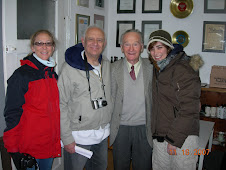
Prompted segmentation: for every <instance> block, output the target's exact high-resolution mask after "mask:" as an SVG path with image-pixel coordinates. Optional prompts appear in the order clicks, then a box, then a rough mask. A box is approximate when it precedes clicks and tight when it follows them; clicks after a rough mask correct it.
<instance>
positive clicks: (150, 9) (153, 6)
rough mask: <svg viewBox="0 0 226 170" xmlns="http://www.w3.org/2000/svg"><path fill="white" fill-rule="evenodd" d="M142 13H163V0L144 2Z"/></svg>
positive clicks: (143, 0) (144, 0)
mask: <svg viewBox="0 0 226 170" xmlns="http://www.w3.org/2000/svg"><path fill="white" fill-rule="evenodd" d="M142 13H162V0H142Z"/></svg>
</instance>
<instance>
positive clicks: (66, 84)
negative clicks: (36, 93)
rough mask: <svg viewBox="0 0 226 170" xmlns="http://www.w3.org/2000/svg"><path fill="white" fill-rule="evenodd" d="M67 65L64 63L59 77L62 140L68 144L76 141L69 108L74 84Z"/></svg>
mask: <svg viewBox="0 0 226 170" xmlns="http://www.w3.org/2000/svg"><path fill="white" fill-rule="evenodd" d="M69 75H70V73H68V70H67V65H66V64H64V65H63V67H62V71H61V73H60V75H59V78H58V88H59V95H60V128H61V140H62V142H63V144H64V145H68V144H70V143H72V142H74V138H73V136H72V130H71V128H70V118H69V109H68V102H69V100H70V96H71V91H72V90H71V88H72V84H71V81H70V77H69Z"/></svg>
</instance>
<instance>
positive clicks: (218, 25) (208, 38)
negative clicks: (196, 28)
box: [202, 21, 226, 53]
mask: <svg viewBox="0 0 226 170" xmlns="http://www.w3.org/2000/svg"><path fill="white" fill-rule="evenodd" d="M225 29H226V22H220V21H204V22H203V40H202V41H203V42H202V51H203V52H215V53H225V41H226V35H225Z"/></svg>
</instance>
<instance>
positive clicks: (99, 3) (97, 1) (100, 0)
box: [95, 0, 104, 8]
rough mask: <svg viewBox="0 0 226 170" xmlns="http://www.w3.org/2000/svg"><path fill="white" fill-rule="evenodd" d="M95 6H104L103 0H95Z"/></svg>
mask: <svg viewBox="0 0 226 170" xmlns="http://www.w3.org/2000/svg"><path fill="white" fill-rule="evenodd" d="M95 7H98V8H104V0H95Z"/></svg>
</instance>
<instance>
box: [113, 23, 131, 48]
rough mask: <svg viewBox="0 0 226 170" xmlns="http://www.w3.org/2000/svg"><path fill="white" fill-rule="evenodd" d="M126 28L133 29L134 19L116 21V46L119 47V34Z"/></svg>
mask: <svg viewBox="0 0 226 170" xmlns="http://www.w3.org/2000/svg"><path fill="white" fill-rule="evenodd" d="M128 29H135V21H117V29H116V30H117V33H116V47H120V38H121V35H122V34H123V33H124V32H125V31H126V30H128Z"/></svg>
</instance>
